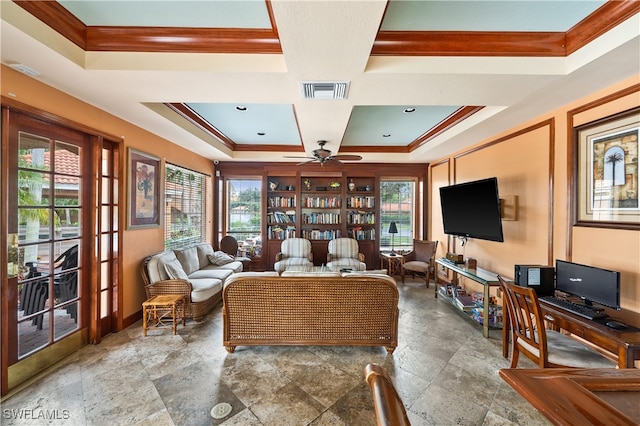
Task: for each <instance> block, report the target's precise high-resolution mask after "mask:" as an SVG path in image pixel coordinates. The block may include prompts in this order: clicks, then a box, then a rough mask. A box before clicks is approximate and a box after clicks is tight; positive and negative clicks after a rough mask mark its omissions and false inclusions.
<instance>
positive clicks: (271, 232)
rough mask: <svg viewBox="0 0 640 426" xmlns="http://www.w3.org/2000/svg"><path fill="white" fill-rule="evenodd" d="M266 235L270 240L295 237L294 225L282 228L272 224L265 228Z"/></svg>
mask: <svg viewBox="0 0 640 426" xmlns="http://www.w3.org/2000/svg"><path fill="white" fill-rule="evenodd" d="M267 235H268V237H269V239H270V240H285V239H287V238H295V236H296V228H295V227H294V226H287V227H286V228H282V227H280V226H277V225H274V226H269V227H268V228H267Z"/></svg>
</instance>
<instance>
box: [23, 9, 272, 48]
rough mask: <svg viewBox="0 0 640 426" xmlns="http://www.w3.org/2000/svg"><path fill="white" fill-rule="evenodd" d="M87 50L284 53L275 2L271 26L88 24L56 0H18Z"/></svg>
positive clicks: (39, 17) (46, 22) (270, 13)
mask: <svg viewBox="0 0 640 426" xmlns="http://www.w3.org/2000/svg"><path fill="white" fill-rule="evenodd" d="M14 2H15V3H16V4H17V5H18V6H20V7H22V8H23V9H24V10H26V11H27V12H29V13H30V14H32V15H33V16H35V17H36V18H38V19H39V20H41V21H42V22H44V23H45V24H46V25H48V26H50V27H51V28H53V29H54V30H55V31H57V32H58V33H60V34H62V35H63V36H64V37H66V38H67V39H68V40H70V41H71V42H72V43H74V44H76V45H77V46H79V47H80V48H82V49H83V50H85V51H101V52H111V51H114V52H115V51H118V52H190V53H275V54H280V53H282V47H281V46H280V40H279V38H278V31H277V29H276V28H275V26H274V22H275V21H274V19H273V11H272V10H271V2H270V1H266V3H267V9H268V11H269V17H270V21H271V23H272V28H271V29H248V28H247V29H245V28H164V27H117V26H86V25H85V24H84V23H83V22H82V21H80V20H79V19H78V18H76V17H75V16H74V15H73V14H72V13H71V12H69V11H68V10H67V9H65V8H64V7H62V5H60V4H59V3H58V2H55V1H25V0H14Z"/></svg>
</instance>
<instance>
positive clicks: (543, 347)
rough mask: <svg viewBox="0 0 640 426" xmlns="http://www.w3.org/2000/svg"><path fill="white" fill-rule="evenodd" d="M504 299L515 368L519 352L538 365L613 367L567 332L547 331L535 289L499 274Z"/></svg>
mask: <svg viewBox="0 0 640 426" xmlns="http://www.w3.org/2000/svg"><path fill="white" fill-rule="evenodd" d="M498 281H499V282H500V287H501V288H502V291H503V292H504V293H503V294H504V295H503V297H505V298H506V305H507V312H508V314H509V321H510V323H511V349H512V350H511V365H510V366H509V368H516V367H517V365H518V357H519V355H520V352H522V353H523V354H524V355H525V356H526V357H527V358H529V359H531V360H532V361H533V362H535V363H536V364H538V366H539V367H540V368H549V367H579V368H615V364H614V363H613V362H612V361H610V360H609V359H607V358H605V357H604V356H603V355H600V354H599V353H598V352H596V351H595V350H593V349H591V348H589V347H588V346H586V345H584V344H582V343H581V342H579V341H577V340H576V339H573V338H571V337H569V336H567V335H564V334H562V333H559V332H557V331H554V330H546V329H545V327H544V316H543V314H542V308H540V302H539V300H538V296H537V295H536V292H535V290H534V289H532V288H530V287H520V286H518V285H515V284H512V283H510V282H507V281H505V280H504V278H502V277H501V276H498Z"/></svg>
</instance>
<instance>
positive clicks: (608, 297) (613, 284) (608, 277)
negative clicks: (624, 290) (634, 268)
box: [556, 260, 620, 310]
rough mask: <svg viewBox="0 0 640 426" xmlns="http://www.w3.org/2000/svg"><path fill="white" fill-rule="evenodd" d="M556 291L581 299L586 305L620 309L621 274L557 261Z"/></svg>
mask: <svg viewBox="0 0 640 426" xmlns="http://www.w3.org/2000/svg"><path fill="white" fill-rule="evenodd" d="M556 290H558V291H561V292H563V293H568V294H570V295H572V296H577V297H580V298H581V299H582V300H583V301H584V303H585V305H593V303H594V302H595V303H599V304H600V305H604V306H608V307H609V308H613V309H618V310H619V309H620V272H616V271H610V270H608V269H602V268H596V267H594V266H588V265H580V264H579V263H572V262H567V261H564V260H556Z"/></svg>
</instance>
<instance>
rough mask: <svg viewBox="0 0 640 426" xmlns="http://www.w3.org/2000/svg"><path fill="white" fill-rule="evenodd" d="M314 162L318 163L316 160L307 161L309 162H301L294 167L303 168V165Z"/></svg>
mask: <svg viewBox="0 0 640 426" xmlns="http://www.w3.org/2000/svg"><path fill="white" fill-rule="evenodd" d="M314 161H318V160H317V159H316V158H314V159H312V160H309V161H303V162H302V163H298V164H296V166H304V165H305V164H309V163H313V162H314Z"/></svg>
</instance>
